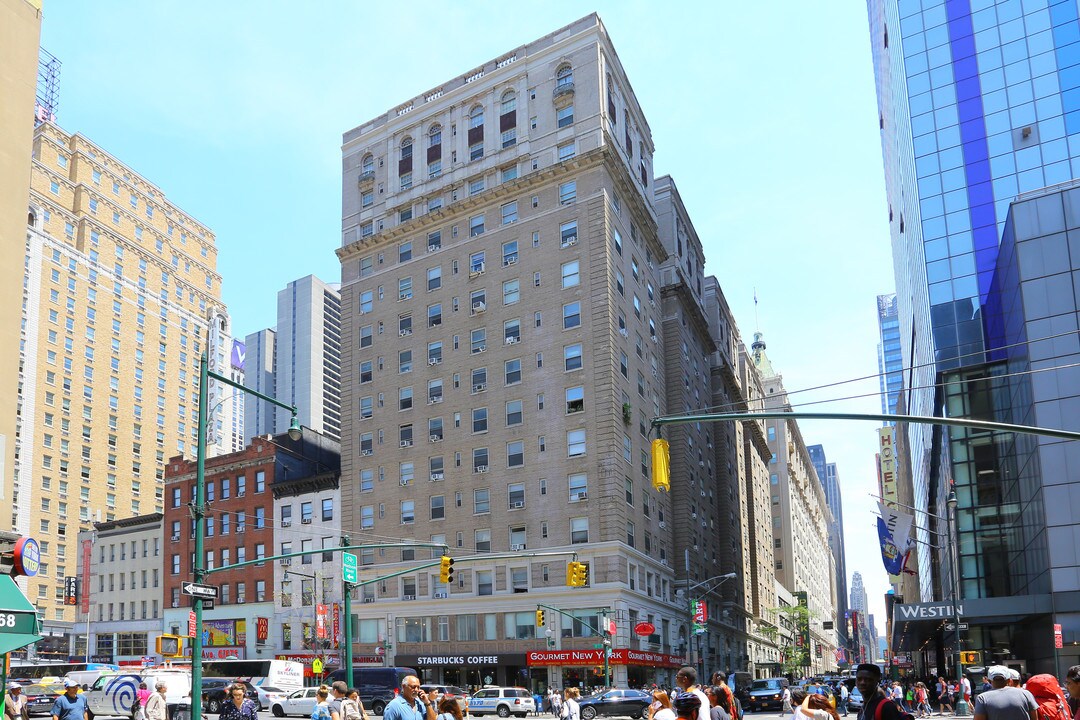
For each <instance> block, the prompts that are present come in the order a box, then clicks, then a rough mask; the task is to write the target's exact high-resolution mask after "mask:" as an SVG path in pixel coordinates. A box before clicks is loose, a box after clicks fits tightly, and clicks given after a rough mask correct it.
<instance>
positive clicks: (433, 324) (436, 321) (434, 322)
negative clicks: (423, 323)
mask: <svg viewBox="0 0 1080 720" xmlns="http://www.w3.org/2000/svg"><path fill="white" fill-rule="evenodd" d="M440 325H442V320H441V319H439V318H436V319H433V320H432V321H431V327H439V326H440Z"/></svg>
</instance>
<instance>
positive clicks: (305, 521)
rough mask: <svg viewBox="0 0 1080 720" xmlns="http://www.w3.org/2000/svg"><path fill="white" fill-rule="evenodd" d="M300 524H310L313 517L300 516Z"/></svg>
mask: <svg viewBox="0 0 1080 720" xmlns="http://www.w3.org/2000/svg"><path fill="white" fill-rule="evenodd" d="M300 524H301V525H310V524H311V518H300Z"/></svg>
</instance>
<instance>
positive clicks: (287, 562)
mask: <svg viewBox="0 0 1080 720" xmlns="http://www.w3.org/2000/svg"><path fill="white" fill-rule="evenodd" d="M278 563H279V564H281V565H292V558H281V559H280V560H278Z"/></svg>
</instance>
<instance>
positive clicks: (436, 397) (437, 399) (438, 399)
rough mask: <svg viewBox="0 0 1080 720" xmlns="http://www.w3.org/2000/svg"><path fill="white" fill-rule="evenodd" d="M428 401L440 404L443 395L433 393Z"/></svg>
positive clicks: (432, 403)
mask: <svg viewBox="0 0 1080 720" xmlns="http://www.w3.org/2000/svg"><path fill="white" fill-rule="evenodd" d="M427 402H428V405H438V404H439V403H441V402H442V395H432V396H431V397H430V398H429V399H428V401H427Z"/></svg>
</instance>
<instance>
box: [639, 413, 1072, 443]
mask: <svg viewBox="0 0 1080 720" xmlns="http://www.w3.org/2000/svg"><path fill="white" fill-rule="evenodd" d="M788 419H791V420H875V421H879V422H904V423H912V424H916V425H948V426H950V427H968V428H975V429H977V430H992V431H997V432H1014V433H1020V434H1023V435H1043V436H1045V437H1054V438H1061V439H1062V440H1080V432H1074V431H1072V430H1057V429H1055V428H1044V427H1039V426H1037V425H1016V424H1013V423H999V422H993V421H991V420H974V419H971V418H948V417H936V416H932V415H883V414H880V413H836V412H806V411H802V410H792V411H789V410H755V411H752V412H736V413H704V414H701V415H661V416H659V417H655V418H653V419H652V426H653V427H654V428H656V431H657V437H659V433H660V427H662V426H663V425H681V424H684V423H692V422H723V421H725V420H788Z"/></svg>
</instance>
